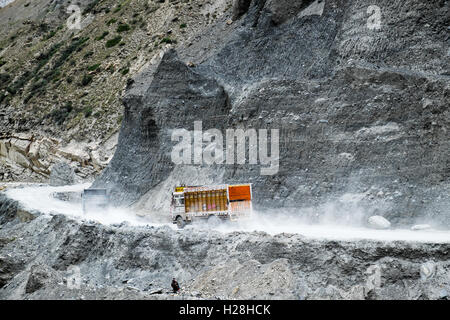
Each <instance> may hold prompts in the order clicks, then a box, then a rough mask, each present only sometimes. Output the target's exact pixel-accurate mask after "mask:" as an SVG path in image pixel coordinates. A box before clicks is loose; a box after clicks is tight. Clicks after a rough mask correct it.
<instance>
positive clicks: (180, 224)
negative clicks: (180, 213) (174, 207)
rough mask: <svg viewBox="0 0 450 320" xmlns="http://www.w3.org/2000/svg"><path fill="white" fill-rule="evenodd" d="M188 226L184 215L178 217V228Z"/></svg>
mask: <svg viewBox="0 0 450 320" xmlns="http://www.w3.org/2000/svg"><path fill="white" fill-rule="evenodd" d="M185 226H186V222H184V220H183V218H182V217H177V227H178V229H183V228H184V227H185Z"/></svg>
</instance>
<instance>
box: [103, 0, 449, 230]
mask: <svg viewBox="0 0 450 320" xmlns="http://www.w3.org/2000/svg"><path fill="white" fill-rule="evenodd" d="M242 3H244V2H242ZM276 3H278V2H277V1H263V0H259V1H253V2H252V3H251V4H250V6H249V7H248V10H246V11H247V12H246V13H245V14H244V15H243V16H242V17H241V19H239V20H238V21H236V22H235V23H234V24H233V25H232V26H231V27H230V28H232V29H230V30H228V31H226V32H223V28H224V27H223V25H221V24H217V25H213V26H212V27H211V31H210V33H209V34H204V35H202V36H201V37H200V38H199V39H197V41H196V43H194V44H193V45H192V46H191V47H189V48H185V49H183V50H180V51H179V56H180V57H179V58H178V57H177V56H176V54H175V53H174V52H169V53H167V54H166V56H165V57H164V58H163V59H162V61H161V63H160V64H159V66H158V68H157V69H156V71H155V72H154V73H152V75H151V76H147V77H142V78H139V81H136V84H134V85H132V86H131V87H130V88H128V91H127V94H126V96H125V98H124V105H125V117H124V121H123V126H122V130H121V135H120V139H119V140H120V141H119V146H118V149H117V152H116V154H115V157H114V159H113V160H112V162H111V163H110V166H109V167H108V168H107V169H106V170H105V171H104V172H103V175H102V176H101V177H100V178H99V179H98V180H97V181H96V183H95V186H97V187H107V188H108V189H110V191H111V193H112V194H114V195H115V196H114V197H113V198H114V199H115V201H116V202H117V203H120V204H125V205H126V204H131V203H133V202H135V201H136V200H138V199H140V198H142V197H143V196H144V195H146V194H147V193H149V192H150V191H155V190H160V189H158V188H156V186H160V185H161V184H164V183H165V182H166V181H172V180H168V178H169V177H171V175H177V174H176V172H178V171H177V170H182V169H180V168H179V167H178V166H175V165H174V164H173V163H172V162H171V160H170V152H171V150H172V149H173V147H174V145H175V143H174V142H172V141H171V139H170V137H171V132H172V130H173V129H177V128H184V129H187V130H192V129H193V126H194V121H197V120H198V121H199V120H202V121H203V128H204V130H207V129H210V128H217V129H219V130H225V129H226V128H233V129H234V128H243V129H249V128H256V129H280V169H279V172H278V173H277V174H276V175H273V176H262V175H260V165H249V164H246V165H217V166H212V167H209V166H207V165H203V166H200V165H197V166H196V167H198V168H201V169H204V170H205V171H208V172H210V176H209V178H210V180H211V181H214V182H215V183H236V182H237V183H242V182H251V183H253V184H254V195H255V208H256V209H258V210H262V209H270V208H280V207H283V208H284V209H285V210H292V211H293V212H297V213H299V212H304V211H302V210H299V208H304V207H307V208H308V207H316V206H318V205H321V204H324V203H327V202H329V201H335V200H336V199H340V198H341V197H342V196H343V195H345V194H347V193H351V194H359V195H362V198H361V200H360V204H359V206H360V207H361V208H362V211H364V212H365V211H370V209H371V208H372V211H373V208H377V209H379V210H381V212H380V215H383V216H385V217H386V218H387V219H389V221H391V223H392V224H393V225H401V224H404V225H409V226H410V225H411V224H413V223H414V221H416V220H421V221H422V220H433V221H435V222H436V223H437V224H439V225H441V226H444V227H445V226H447V227H448V226H449V221H450V219H449V216H450V211H449V209H448V208H449V207H450V206H449V204H450V173H449V170H448V168H449V167H450V166H449V157H448V155H449V150H450V139H448V132H449V130H450V122H449V119H450V114H449V112H450V111H449V109H448V107H447V106H448V101H449V97H450V78H449V70H448V66H449V65H450V63H449V62H450V61H449V59H450V57H449V56H448V34H447V33H446V31H445V30H446V29H445V28H446V27H447V22H446V17H448V10H449V8H448V6H446V5H445V3H446V2H445V1H435V2H427V3H425V2H423V1H419V0H409V1H405V2H402V4H399V3H397V2H392V1H379V2H378V4H377V6H378V7H376V8H374V7H371V8H369V6H371V5H373V2H372V1H368V0H367V1H366V0H363V1H356V0H354V1H338V0H328V1H326V2H325V5H324V10H323V13H322V14H313V15H306V13H305V10H307V9H308V7H309V6H310V5H312V4H313V3H312V2H310V1H304V2H303V1H283V4H284V6H278V4H276ZM280 3H281V2H280ZM245 4H247V2H245ZM377 8H378V9H380V10H381V18H380V16H378V15H377V14H376V12H377V10H378V9H377ZM405 8H408V10H406V9H405ZM369 9H370V10H369ZM374 10H375V11H374ZM244 11H245V10H244ZM274 12H275V13H274ZM277 12H278V15H279V17H280V18H277V19H278V21H279V22H278V23H277V24H275V23H274V21H273V19H274V15H275V16H277V14H276V13H277ZM216 29H217V30H216ZM219 30H220V31H219ZM218 35H222V36H221V38H220V42H218V41H217V37H218ZM418 44H420V45H418ZM211 47H212V49H211ZM208 48H209V49H208ZM205 52H207V55H206V58H205ZM183 59H186V61H193V62H194V63H195V65H196V66H197V67H196V68H188V67H186V66H185V63H183V62H182V60H183ZM144 74H145V73H144ZM185 180H186V181H182V182H184V183H186V184H190V181H189V179H185ZM378 191H380V192H378ZM381 191H382V192H381ZM164 192H165V193H167V191H166V190H165V189H164ZM161 198H162V199H164V197H162V196H161ZM158 199H159V198H158ZM366 218H367V217H366Z"/></svg>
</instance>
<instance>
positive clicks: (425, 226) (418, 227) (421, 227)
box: [411, 224, 431, 231]
mask: <svg viewBox="0 0 450 320" xmlns="http://www.w3.org/2000/svg"><path fill="white" fill-rule="evenodd" d="M430 229H431V226H430V225H429V224H416V225H414V226H412V227H411V230H413V231H420V230H430Z"/></svg>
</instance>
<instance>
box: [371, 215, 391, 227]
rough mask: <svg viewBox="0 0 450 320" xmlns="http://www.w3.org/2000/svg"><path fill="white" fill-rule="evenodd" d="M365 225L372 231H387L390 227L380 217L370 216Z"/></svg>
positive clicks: (384, 219)
mask: <svg viewBox="0 0 450 320" xmlns="http://www.w3.org/2000/svg"><path fill="white" fill-rule="evenodd" d="M367 223H368V226H369V227H371V228H373V229H389V228H390V227H391V223H390V222H389V221H388V220H387V219H386V218H384V217H382V216H371V217H370V218H369V219H368V220H367Z"/></svg>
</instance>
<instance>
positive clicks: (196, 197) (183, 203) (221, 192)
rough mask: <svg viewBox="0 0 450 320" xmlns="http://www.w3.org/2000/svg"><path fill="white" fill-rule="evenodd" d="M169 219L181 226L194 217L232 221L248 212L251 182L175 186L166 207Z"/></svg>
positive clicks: (250, 202) (250, 209)
mask: <svg viewBox="0 0 450 320" xmlns="http://www.w3.org/2000/svg"><path fill="white" fill-rule="evenodd" d="M170 212H171V215H172V221H173V223H174V224H177V226H178V227H179V228H180V229H181V228H184V226H185V225H186V224H187V223H191V222H193V221H194V220H198V219H211V218H214V219H217V218H220V219H221V220H230V221H236V220H238V219H241V218H246V217H250V216H251V214H252V185H251V184H239V185H219V186H201V187H199V186H197V187H176V188H175V192H173V194H172V204H171V206H170Z"/></svg>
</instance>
